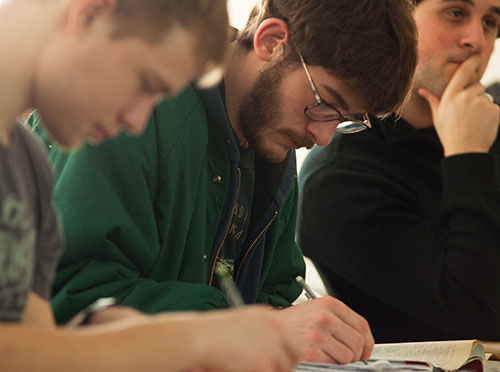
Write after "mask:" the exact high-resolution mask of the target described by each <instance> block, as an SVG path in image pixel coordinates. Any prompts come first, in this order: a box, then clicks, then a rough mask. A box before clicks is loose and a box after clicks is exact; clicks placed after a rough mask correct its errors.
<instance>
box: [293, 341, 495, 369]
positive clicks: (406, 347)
mask: <svg viewBox="0 0 500 372" xmlns="http://www.w3.org/2000/svg"><path fill="white" fill-rule="evenodd" d="M496 353H500V342H480V341H478V340H464V341H431V342H412V343H398V344H376V345H375V348H374V350H373V353H372V356H371V359H370V360H369V361H368V362H358V363H351V364H347V365H336V364H319V363H300V364H299V365H297V367H295V370H294V371H295V372H320V371H321V372H322V371H325V372H326V371H330V372H347V371H349V372H351V371H352V372H395V371H398V372H402V371H414V372H416V371H418V372H437V371H457V372H483V371H484V372H500V354H496ZM414 362H417V364H415V363H414ZM418 362H420V364H418Z"/></svg>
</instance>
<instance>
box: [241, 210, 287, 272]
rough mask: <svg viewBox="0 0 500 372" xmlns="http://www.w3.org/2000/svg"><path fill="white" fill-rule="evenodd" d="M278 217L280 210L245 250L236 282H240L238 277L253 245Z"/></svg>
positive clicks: (275, 212)
mask: <svg viewBox="0 0 500 372" xmlns="http://www.w3.org/2000/svg"><path fill="white" fill-rule="evenodd" d="M276 217H278V211H274V216H273V217H272V218H271V220H270V221H269V222H268V223H267V225H266V226H265V227H264V228H263V229H262V231H261V232H260V234H259V235H257V237H256V238H255V240H254V241H253V242H252V244H251V245H250V247H248V249H247V251H246V252H245V255H244V256H243V258H242V259H241V262H240V265H239V266H238V271H237V273H236V279H235V280H236V282H238V278H239V276H240V272H241V268H242V267H243V264H244V263H245V260H246V259H247V257H248V255H249V254H250V252H251V251H252V249H253V247H254V246H255V244H256V243H257V242H258V241H259V239H260V237H261V236H262V234H264V233H265V232H266V230H267V229H268V228H269V226H271V224H272V223H273V221H274V220H275V219H276Z"/></svg>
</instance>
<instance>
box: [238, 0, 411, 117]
mask: <svg viewBox="0 0 500 372" xmlns="http://www.w3.org/2000/svg"><path fill="white" fill-rule="evenodd" d="M412 10H413V1H412V0H259V2H258V3H257V5H256V6H255V7H254V8H253V9H252V11H251V13H250V16H249V19H248V21H247V24H246V25H245V27H244V28H243V30H241V32H240V33H239V34H238V38H237V41H238V43H239V44H240V46H241V47H242V48H244V49H245V50H248V51H249V50H252V49H253V37H254V35H255V32H256V30H257V28H258V26H259V25H260V23H261V22H262V21H263V20H265V19H268V18H279V19H282V20H284V21H285V22H287V24H288V26H289V29H290V41H291V44H292V45H289V46H288V47H289V48H288V49H289V50H288V51H287V55H286V57H285V58H286V59H289V60H293V61H295V62H297V63H299V59H298V55H297V53H296V50H300V52H301V53H302V55H303V57H304V59H305V61H306V63H308V64H311V65H317V66H321V67H323V68H325V69H326V70H327V71H328V72H329V73H331V74H332V75H334V76H335V77H337V78H339V79H341V80H342V81H343V82H345V83H346V84H348V86H349V87H350V88H351V90H352V91H353V92H354V93H355V94H356V95H357V96H359V97H360V98H361V99H362V100H363V101H364V104H365V107H366V109H367V111H368V112H370V113H373V114H377V115H381V116H383V115H386V114H389V113H391V112H397V111H398V109H399V108H400V107H401V105H402V103H403V102H404V101H405V99H406V97H407V94H408V91H409V89H410V86H411V83H412V79H413V74H414V71H415V67H416V64H417V32H416V27H415V23H414V20H413V15H412Z"/></svg>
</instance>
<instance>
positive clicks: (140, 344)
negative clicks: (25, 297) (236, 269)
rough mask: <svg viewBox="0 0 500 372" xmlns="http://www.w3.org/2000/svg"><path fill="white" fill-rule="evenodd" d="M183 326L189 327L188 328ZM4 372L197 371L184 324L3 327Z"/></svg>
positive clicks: (1, 354)
mask: <svg viewBox="0 0 500 372" xmlns="http://www.w3.org/2000/svg"><path fill="white" fill-rule="evenodd" d="M183 324H184V326H183ZM1 335H2V336H1V339H0V359H1V360H2V371H4V372H17V371H19V372H30V371H36V372H45V371H47V372H49V371H50V372H59V371H68V370H71V371H73V372H79V371H82V372H84V371H85V372H86V371H96V372H97V371H103V372H104V371H106V372H114V371H117V372H118V371H121V372H126V371H130V372H132V371H146V370H147V371H162V372H163V371H180V370H184V369H186V368H190V367H192V366H194V365H196V362H197V360H196V355H195V354H194V355H193V354H192V352H193V350H191V349H190V344H191V341H192V340H190V338H191V333H190V332H189V331H188V328H187V327H185V322H182V321H180V320H179V321H172V320H171V321H169V322H168V323H166V322H144V319H141V320H139V321H132V320H127V321H122V322H115V323H113V324H110V325H107V326H95V327H88V328H87V329H78V330H77V329H75V330H61V329H58V330H43V329H39V328H28V327H21V326H16V325H9V326H1Z"/></svg>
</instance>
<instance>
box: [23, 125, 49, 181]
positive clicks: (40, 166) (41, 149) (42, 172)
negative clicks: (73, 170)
mask: <svg viewBox="0 0 500 372" xmlns="http://www.w3.org/2000/svg"><path fill="white" fill-rule="evenodd" d="M14 130H15V131H16V136H18V139H19V146H22V147H23V149H24V150H23V151H26V153H27V156H28V157H29V158H30V161H31V163H32V165H33V172H34V174H35V176H36V177H37V179H39V180H40V179H41V180H42V181H43V183H42V184H43V185H48V186H49V187H52V184H53V173H52V168H51V167H50V165H49V162H48V159H47V156H48V153H47V150H46V148H45V146H44V145H43V144H42V142H41V141H40V139H39V138H38V136H37V135H34V134H33V133H31V131H30V130H29V129H28V128H26V127H25V126H24V124H23V123H22V122H21V121H20V120H18V121H17V123H16V125H15V126H14ZM42 184H40V183H39V185H40V186H41V185H42Z"/></svg>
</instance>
